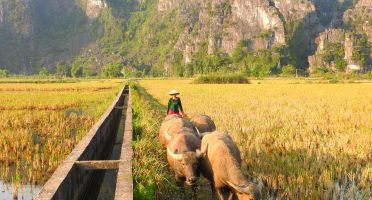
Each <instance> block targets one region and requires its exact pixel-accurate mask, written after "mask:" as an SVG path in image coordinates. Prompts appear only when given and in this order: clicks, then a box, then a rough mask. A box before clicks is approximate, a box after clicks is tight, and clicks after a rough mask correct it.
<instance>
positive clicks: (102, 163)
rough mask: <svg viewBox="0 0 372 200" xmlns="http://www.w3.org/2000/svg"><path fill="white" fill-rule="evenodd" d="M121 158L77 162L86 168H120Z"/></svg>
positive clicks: (79, 165)
mask: <svg viewBox="0 0 372 200" xmlns="http://www.w3.org/2000/svg"><path fill="white" fill-rule="evenodd" d="M119 162H120V161H119V160H94V161H77V162H75V164H76V165H77V166H78V167H80V168H83V169H84V170H102V169H118V168H119Z"/></svg>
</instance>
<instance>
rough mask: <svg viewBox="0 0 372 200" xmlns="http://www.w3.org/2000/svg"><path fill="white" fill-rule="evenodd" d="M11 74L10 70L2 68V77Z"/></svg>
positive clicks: (0, 70)
mask: <svg viewBox="0 0 372 200" xmlns="http://www.w3.org/2000/svg"><path fill="white" fill-rule="evenodd" d="M8 76H9V71H8V70H6V69H0V77H2V78H4V77H8Z"/></svg>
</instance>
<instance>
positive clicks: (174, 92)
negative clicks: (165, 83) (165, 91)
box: [169, 90, 180, 95]
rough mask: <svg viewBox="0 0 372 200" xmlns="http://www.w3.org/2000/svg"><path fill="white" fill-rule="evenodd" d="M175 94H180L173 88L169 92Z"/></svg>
mask: <svg viewBox="0 0 372 200" xmlns="http://www.w3.org/2000/svg"><path fill="white" fill-rule="evenodd" d="M174 94H180V93H179V92H178V91H177V90H172V91H170V92H169V95H174Z"/></svg>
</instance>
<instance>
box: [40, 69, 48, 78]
mask: <svg viewBox="0 0 372 200" xmlns="http://www.w3.org/2000/svg"><path fill="white" fill-rule="evenodd" d="M48 75H49V70H48V69H47V68H46V67H42V68H41V69H40V70H39V76H42V77H45V76H48Z"/></svg>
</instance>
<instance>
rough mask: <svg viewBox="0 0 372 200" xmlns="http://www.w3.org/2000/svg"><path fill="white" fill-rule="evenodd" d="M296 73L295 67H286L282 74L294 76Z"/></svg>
mask: <svg viewBox="0 0 372 200" xmlns="http://www.w3.org/2000/svg"><path fill="white" fill-rule="evenodd" d="M295 73H296V67H295V66H293V65H285V66H284V67H283V68H282V74H283V75H287V76H288V75H293V74H295Z"/></svg>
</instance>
